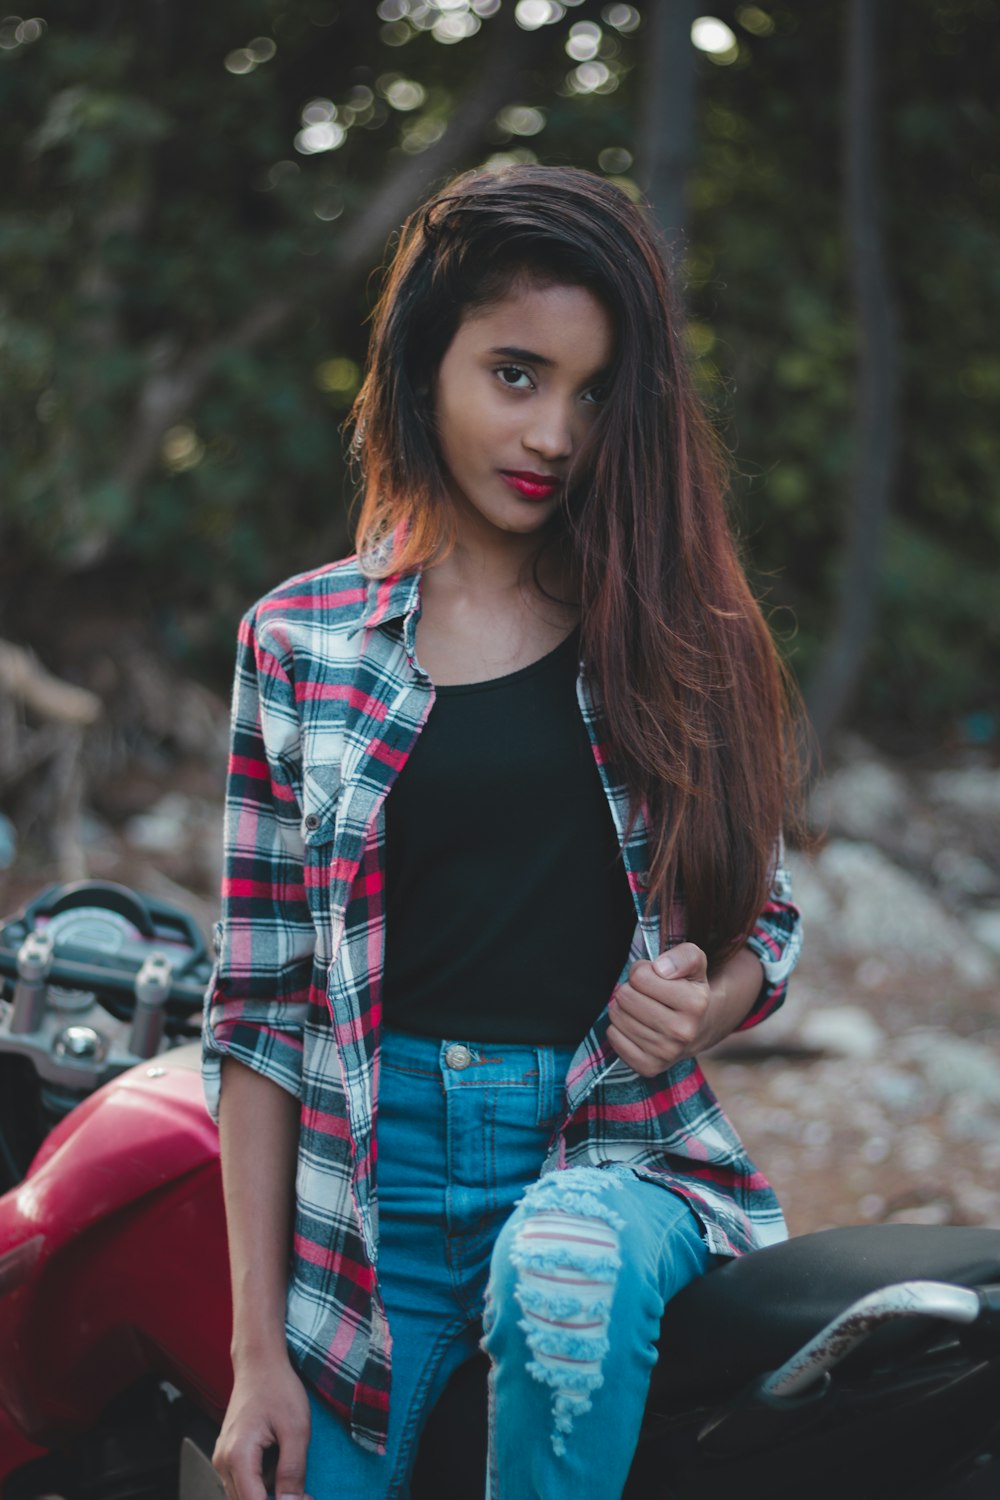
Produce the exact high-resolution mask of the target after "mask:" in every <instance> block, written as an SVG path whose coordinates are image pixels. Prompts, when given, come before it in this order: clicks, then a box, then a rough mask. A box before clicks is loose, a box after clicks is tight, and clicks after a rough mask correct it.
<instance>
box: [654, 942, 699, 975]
mask: <svg viewBox="0 0 1000 1500" xmlns="http://www.w3.org/2000/svg"><path fill="white" fill-rule="evenodd" d="M653 968H654V969H655V970H656V972H657V974H659V976H660V978H661V979H704V977H705V975H706V974H707V973H708V959H707V957H706V955H705V953H704V951H703V950H702V949H701V948H699V947H698V945H697V943H678V944H677V945H676V947H674V948H671V949H669V950H668V951H667V952H665V953H661V954H660V956H659V958H656V959H654V960H653Z"/></svg>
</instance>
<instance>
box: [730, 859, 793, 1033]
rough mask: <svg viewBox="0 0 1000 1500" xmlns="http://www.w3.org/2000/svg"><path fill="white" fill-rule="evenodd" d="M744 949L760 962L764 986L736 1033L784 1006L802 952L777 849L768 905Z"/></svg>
mask: <svg viewBox="0 0 1000 1500" xmlns="http://www.w3.org/2000/svg"><path fill="white" fill-rule="evenodd" d="M746 946H747V947H748V948H749V949H750V951H751V952H752V953H755V954H756V955H757V957H758V958H759V959H760V961H761V964H762V965H763V968H764V983H763V984H762V986H761V989H760V994H759V995H758V996H757V998H756V1000H755V1001H754V1003H753V1005H752V1006H751V1007H750V1011H749V1013H748V1014H747V1016H746V1019H745V1020H743V1021H742V1022H741V1023H740V1025H739V1026H738V1027H737V1028H736V1029H737V1030H738V1031H747V1030H748V1029H749V1028H750V1027H751V1026H757V1025H759V1024H760V1022H761V1021H764V1020H766V1019H767V1017H768V1016H770V1015H773V1014H774V1012H775V1011H776V1010H777V1009H778V1008H779V1006H781V1005H782V1004H783V1003H784V999H785V995H786V994H787V993H788V980H789V977H790V975H791V973H792V970H793V969H794V968H795V965H796V964H797V963H798V961H799V953H800V952H801V950H802V916H801V913H800V911H799V908H798V907H797V906H796V905H795V903H794V902H793V901H792V882H791V877H790V876H789V873H788V870H787V868H786V867H785V863H784V852H783V849H782V848H781V847H780V846H779V849H778V855H777V860H776V864H775V871H774V876H773V878H772V881H771V892H770V896H769V898H768V902H767V905H766V906H765V907H764V910H763V911H762V912H761V914H760V916H759V917H758V918H757V921H756V923H755V925H754V929H753V931H752V932H751V933H750V936H749V937H748V938H747V940H746Z"/></svg>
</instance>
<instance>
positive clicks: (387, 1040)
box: [382, 1029, 576, 1114]
mask: <svg viewBox="0 0 1000 1500" xmlns="http://www.w3.org/2000/svg"><path fill="white" fill-rule="evenodd" d="M575 1051H576V1048H575V1047H570V1046H551V1047H545V1046H532V1045H529V1044H526V1043H518V1042H472V1041H463V1040H462V1039H461V1038H460V1037H454V1038H453V1037H442V1038H440V1039H438V1038H437V1037H425V1036H416V1035H414V1034H413V1033H411V1032H405V1031H393V1030H389V1029H383V1031H382V1063H383V1066H385V1067H388V1068H390V1069H392V1068H397V1069H400V1070H401V1071H403V1072H413V1073H423V1074H425V1075H429V1076H434V1077H437V1078H439V1079H440V1081H441V1083H442V1085H443V1087H444V1090H445V1092H446V1093H450V1092H451V1091H452V1090H454V1089H466V1088H491V1087H497V1086H504V1087H506V1088H511V1087H521V1088H531V1089H533V1090H535V1091H536V1092H537V1095H538V1100H539V1109H540V1111H541V1112H542V1113H544V1114H548V1113H550V1112H551V1111H552V1110H554V1109H555V1108H557V1107H558V1100H559V1098H560V1097H561V1096H562V1091H563V1085H564V1082H565V1078H566V1074H567V1072H568V1071H569V1065H570V1062H571V1060H572V1057H573V1054H574V1052H575Z"/></svg>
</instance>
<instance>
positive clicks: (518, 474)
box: [500, 469, 559, 500]
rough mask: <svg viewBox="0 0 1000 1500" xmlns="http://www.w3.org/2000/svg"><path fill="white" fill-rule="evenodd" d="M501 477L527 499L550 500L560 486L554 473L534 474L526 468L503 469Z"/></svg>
mask: <svg viewBox="0 0 1000 1500" xmlns="http://www.w3.org/2000/svg"><path fill="white" fill-rule="evenodd" d="M500 478H501V479H504V480H506V482H507V483H508V484H509V485H510V487H511V489H514V490H517V492H518V494H519V495H524V497H525V498H526V499H527V500H550V499H551V498H552V496H553V495H554V494H555V492H556V490H557V489H558V488H559V481H558V479H556V478H555V476H554V475H552V474H533V473H531V471H530V470H526V469H501V470H500Z"/></svg>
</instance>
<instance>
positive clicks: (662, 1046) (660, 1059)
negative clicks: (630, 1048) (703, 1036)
mask: <svg viewBox="0 0 1000 1500" xmlns="http://www.w3.org/2000/svg"><path fill="white" fill-rule="evenodd" d="M614 1024H615V1025H616V1026H617V1028H618V1030H619V1031H620V1032H621V1034H622V1035H623V1036H626V1037H628V1039H629V1041H630V1042H632V1043H633V1045H634V1046H636V1047H639V1048H641V1050H642V1051H643V1052H645V1053H646V1055H647V1057H649V1058H650V1059H651V1060H653V1061H655V1062H656V1063H657V1071H658V1072H660V1071H662V1070H663V1069H664V1068H668V1067H670V1065H671V1063H675V1062H677V1061H678V1059H679V1058H681V1057H683V1056H685V1055H686V1054H687V1050H688V1047H689V1046H690V1043H691V1038H689V1037H688V1036H687V1035H684V1034H675V1033H674V1031H673V1030H672V1029H669V1028H667V1029H663V1028H660V1029H657V1028H654V1027H651V1026H644V1025H643V1023H642V1022H641V1021H637V1020H635V1019H634V1017H632V1016H629V1015H626V1014H625V1013H624V1012H621V1011H619V1012H617V1013H616V1015H615V1016H614ZM691 1030H692V1033H693V1027H692V1028H691Z"/></svg>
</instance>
